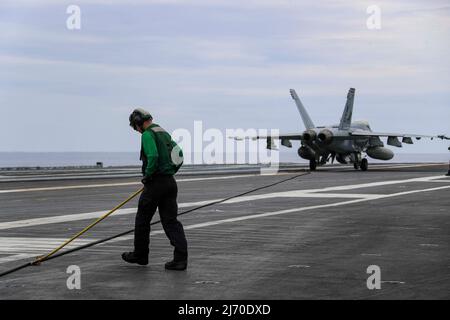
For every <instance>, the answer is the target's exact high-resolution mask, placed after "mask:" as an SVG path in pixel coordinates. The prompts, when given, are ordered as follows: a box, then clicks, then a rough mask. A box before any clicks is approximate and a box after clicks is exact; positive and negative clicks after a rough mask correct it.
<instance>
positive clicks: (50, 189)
mask: <svg viewBox="0 0 450 320" xmlns="http://www.w3.org/2000/svg"><path fill="white" fill-rule="evenodd" d="M255 176H260V175H259V174H242V175H233V176H218V177H205V178H186V179H177V182H192V181H209V180H226V179H237V178H248V177H255ZM134 185H136V186H137V185H142V183H141V182H140V181H139V182H121V183H103V184H86V185H75V186H63V187H42V188H24V189H11V190H0V194H4V193H17V192H33V191H57V190H70V189H85V188H103V187H122V186H134Z"/></svg>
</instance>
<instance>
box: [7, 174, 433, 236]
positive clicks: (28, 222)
mask: <svg viewBox="0 0 450 320" xmlns="http://www.w3.org/2000/svg"><path fill="white" fill-rule="evenodd" d="M441 178H442V176H429V177H421V178H412V179H406V180H393V181H381V182H371V183H363V184H356V185H347V186H337V187H327V188H322V189H308V190H294V191H285V192H274V193H266V194H259V195H253V196H245V197H240V198H236V199H232V200H229V201H227V202H225V204H230V203H240V202H245V201H253V200H260V199H268V198H277V197H294V198H295V197H300V198H301V197H311V198H321V197H323V198H355V197H356V198H359V197H360V196H361V197H363V198H364V199H376V198H378V197H379V195H377V194H359V195H352V194H350V195H349V194H332V193H331V194H330V193H316V192H324V191H345V190H352V189H357V188H369V187H376V186H384V185H392V184H398V183H409V182H424V181H430V180H434V179H441ZM381 196H382V195H381ZM219 200H223V199H210V200H206V201H199V202H188V203H180V204H179V207H180V208H189V207H195V206H202V205H205V204H208V203H211V202H215V201H219ZM136 210H137V209H136V208H129V209H120V210H117V211H116V212H115V213H114V216H119V215H126V214H133V213H136ZM106 211H107V210H105V211H96V212H87V213H76V214H68V215H61V216H53V217H44V218H34V219H24V220H16V221H8V222H1V223H0V230H7V229H14V228H22V227H31V226H38V225H44V224H53V223H62V222H70V221H79V220H87V219H95V218H98V217H100V216H101V215H103V214H105V212H106Z"/></svg>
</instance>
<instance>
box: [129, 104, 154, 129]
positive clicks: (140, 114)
mask: <svg viewBox="0 0 450 320" xmlns="http://www.w3.org/2000/svg"><path fill="white" fill-rule="evenodd" d="M147 120H153V117H152V116H151V115H150V113H148V112H147V111H145V110H143V109H135V110H134V111H133V113H132V114H131V115H130V126H131V127H133V128H134V129H136V128H138V127H142V125H143V124H144V122H145V121H147Z"/></svg>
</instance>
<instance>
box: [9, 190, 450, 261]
mask: <svg viewBox="0 0 450 320" xmlns="http://www.w3.org/2000/svg"><path fill="white" fill-rule="evenodd" d="M448 188H450V186H442V187H436V188H428V189H421V190H411V191H404V192H398V193H394V194H388V195H377V196H376V197H372V198H363V199H355V200H349V201H341V202H335V203H330V204H323V205H316V206H309V207H303V208H294V209H287V210H280V211H274V212H266V213H260V214H252V215H246V216H241V217H235V218H229V219H222V220H216V221H209V222H203V223H197V224H193V225H188V226H185V227H184V229H185V230H193V229H198V228H204V227H209V226H215V225H219V224H224V223H231V222H237V221H245V220H250V219H257V218H264V217H271V216H277V215H283V214H288V213H298V212H302V211H308V210H315V209H323V208H331V207H339V206H344V205H350V204H355V203H361V202H367V201H372V200H379V199H384V198H392V197H398V196H403V195H407V194H414V193H418V192H430V191H436V190H443V189H448ZM163 233H164V231H163V230H156V231H152V232H151V235H157V234H163ZM5 239H6V242H4V241H5ZM130 239H133V236H124V237H121V238H117V239H113V240H110V241H109V242H108V243H115V242H120V241H126V240H130ZM64 240H65V239H49V238H38V239H36V242H37V244H34V245H33V238H0V243H2V244H3V243H5V246H6V250H7V251H6V252H16V253H17V251H18V250H28V251H26V252H25V253H28V252H30V251H32V252H35V253H37V254H39V253H40V252H41V250H43V251H47V250H48V249H52V248H53V247H51V248H49V247H46V248H45V249H47V250H44V248H43V247H42V244H41V243H42V242H47V243H50V242H52V243H53V242H62V241H64ZM88 241H95V240H94V239H77V240H75V241H74V243H73V244H70V245H74V246H75V245H77V244H78V245H80V244H82V242H88ZM30 242H31V245H30ZM77 242H78V243H77ZM14 244H16V246H12V245H14ZM83 244H84V243H83ZM105 244H106V243H105ZM24 246H25V248H23V247H24ZM2 251H3V248H0V253H3V252H4V251H3V252H2ZM28 257H29V256H26V255H23V254H16V255H13V256H8V257H5V258H2V259H0V263H4V262H10V261H15V260H21V259H25V258H28ZM6 259H8V260H6Z"/></svg>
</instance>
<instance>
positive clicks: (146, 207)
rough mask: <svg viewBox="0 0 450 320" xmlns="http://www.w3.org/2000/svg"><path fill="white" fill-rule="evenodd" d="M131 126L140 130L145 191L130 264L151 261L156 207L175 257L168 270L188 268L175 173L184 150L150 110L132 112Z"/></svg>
mask: <svg viewBox="0 0 450 320" xmlns="http://www.w3.org/2000/svg"><path fill="white" fill-rule="evenodd" d="M129 120H130V126H131V127H132V128H133V129H134V130H136V131H138V132H139V133H141V141H142V143H141V160H142V174H143V176H144V178H143V179H142V183H143V184H144V191H143V192H142V194H141V197H140V199H139V204H138V210H137V214H136V220H135V230H134V251H133V252H124V253H123V254H122V259H123V260H125V261H126V262H129V263H137V264H140V265H147V264H148V255H149V245H150V222H151V220H152V218H153V215H154V214H155V212H156V209H157V208H158V210H159V215H160V219H161V224H162V226H163V229H164V232H165V233H166V236H167V238H169V240H170V244H171V245H172V246H173V247H174V252H173V253H174V256H173V260H172V261H170V262H167V263H166V264H165V268H166V269H168V270H185V269H186V268H187V260H188V250H187V241H186V236H185V234H184V229H183V225H182V224H181V222H180V221H178V219H177V214H178V204H177V193H178V187H177V183H176V181H175V178H174V174H175V173H176V172H177V171H178V169H179V168H180V167H181V165H182V151H181V149H180V148H179V147H178V145H177V144H176V143H175V142H174V141H173V140H172V138H171V136H170V134H169V133H167V132H166V131H165V130H164V129H163V128H161V127H160V126H159V125H157V124H156V123H153V118H152V116H151V115H150V113H148V112H147V111H145V110H143V109H141V108H138V109H135V110H134V111H133V113H132V114H131V115H130V118H129Z"/></svg>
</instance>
